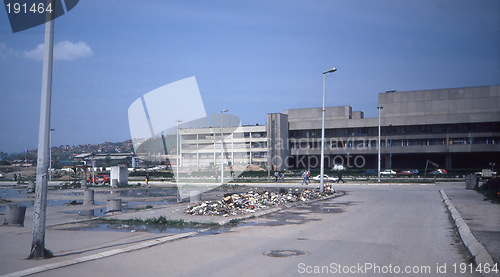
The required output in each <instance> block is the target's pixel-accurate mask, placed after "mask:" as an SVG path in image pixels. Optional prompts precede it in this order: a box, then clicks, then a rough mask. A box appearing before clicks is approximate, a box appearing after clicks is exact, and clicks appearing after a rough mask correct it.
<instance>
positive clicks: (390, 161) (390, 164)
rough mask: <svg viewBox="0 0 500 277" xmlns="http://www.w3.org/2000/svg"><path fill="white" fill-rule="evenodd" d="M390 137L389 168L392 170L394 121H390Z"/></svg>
mask: <svg viewBox="0 0 500 277" xmlns="http://www.w3.org/2000/svg"><path fill="white" fill-rule="evenodd" d="M389 128H390V133H391V134H390V137H389V169H390V170H391V171H392V123H389Z"/></svg>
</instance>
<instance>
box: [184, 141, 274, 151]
mask: <svg viewBox="0 0 500 277" xmlns="http://www.w3.org/2000/svg"><path fill="white" fill-rule="evenodd" d="M224 148H225V149H247V148H252V149H253V148H267V142H265V141H262V142H251V143H250V142H245V143H229V142H228V143H225V144H224ZM181 149H183V150H201V149H220V143H215V144H213V143H210V144H207V143H204V144H201V143H200V144H198V145H196V144H182V146H181Z"/></svg>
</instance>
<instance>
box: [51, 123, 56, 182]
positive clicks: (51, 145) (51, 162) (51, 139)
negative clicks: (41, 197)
mask: <svg viewBox="0 0 500 277" xmlns="http://www.w3.org/2000/svg"><path fill="white" fill-rule="evenodd" d="M55 130H56V129H50V134H49V181H52V131H55Z"/></svg>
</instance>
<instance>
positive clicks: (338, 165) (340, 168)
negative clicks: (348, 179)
mask: <svg viewBox="0 0 500 277" xmlns="http://www.w3.org/2000/svg"><path fill="white" fill-rule="evenodd" d="M332 169H333V170H345V166H343V165H341V164H336V165H334V166H333V168H332Z"/></svg>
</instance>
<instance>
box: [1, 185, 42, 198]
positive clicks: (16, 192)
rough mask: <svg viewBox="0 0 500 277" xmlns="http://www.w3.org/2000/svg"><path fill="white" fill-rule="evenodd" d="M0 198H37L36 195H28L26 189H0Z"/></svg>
mask: <svg viewBox="0 0 500 277" xmlns="http://www.w3.org/2000/svg"><path fill="white" fill-rule="evenodd" d="M0 197H2V198H3V199H7V198H29V197H35V194H34V193H28V192H27V190H26V189H24V190H22V189H12V188H0Z"/></svg>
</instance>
